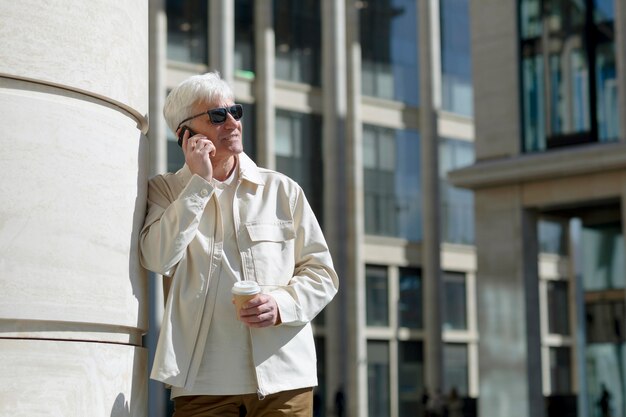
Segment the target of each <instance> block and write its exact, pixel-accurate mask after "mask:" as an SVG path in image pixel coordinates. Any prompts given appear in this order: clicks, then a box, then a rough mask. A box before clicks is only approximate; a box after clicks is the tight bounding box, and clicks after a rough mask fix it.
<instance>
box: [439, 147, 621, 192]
mask: <svg viewBox="0 0 626 417" xmlns="http://www.w3.org/2000/svg"><path fill="white" fill-rule="evenodd" d="M620 169H626V143H622V142H617V143H598V144H593V145H584V146H577V147H571V148H567V149H566V148H563V149H555V150H551V151H546V152H542V153H533V154H524V155H520V156H517V157H513V158H502V159H496V160H490V161H478V162H477V163H476V164H474V165H472V166H469V167H467V168H462V169H458V170H455V171H452V172H450V173H449V174H448V180H449V181H450V182H451V183H452V184H453V185H454V186H456V187H462V188H470V189H479V188H489V187H496V186H502V185H511V184H523V183H529V182H535V181H542V180H554V179H557V178H564V177H570V176H574V175H585V174H594V173H598V172H607V171H612V170H620Z"/></svg>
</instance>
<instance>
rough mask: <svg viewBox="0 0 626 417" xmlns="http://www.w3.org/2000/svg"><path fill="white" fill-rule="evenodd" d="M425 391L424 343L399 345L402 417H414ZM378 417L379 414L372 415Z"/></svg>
mask: <svg viewBox="0 0 626 417" xmlns="http://www.w3.org/2000/svg"><path fill="white" fill-rule="evenodd" d="M423 391H424V354H423V347H422V342H416V341H410V342H399V343H398V408H399V413H398V415H399V416H400V417H413V416H415V412H416V410H419V408H420V402H421V398H422V397H421V396H422V393H423ZM370 415H377V414H370Z"/></svg>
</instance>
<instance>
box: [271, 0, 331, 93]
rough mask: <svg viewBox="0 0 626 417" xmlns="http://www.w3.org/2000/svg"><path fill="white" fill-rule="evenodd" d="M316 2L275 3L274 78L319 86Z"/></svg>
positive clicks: (319, 59)
mask: <svg viewBox="0 0 626 417" xmlns="http://www.w3.org/2000/svg"><path fill="white" fill-rule="evenodd" d="M320 4H321V3H320V2H318V1H314V0H299V1H291V0H275V1H274V25H275V39H276V78H278V79H280V80H287V81H295V82H299V83H305V84H312V85H316V86H319V85H320V80H321V74H320V67H321V65H320V64H321V19H320Z"/></svg>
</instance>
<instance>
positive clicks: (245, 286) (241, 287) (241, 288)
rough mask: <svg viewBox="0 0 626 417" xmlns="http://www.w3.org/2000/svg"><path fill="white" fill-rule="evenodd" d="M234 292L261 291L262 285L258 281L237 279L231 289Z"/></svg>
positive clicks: (244, 293) (254, 292)
mask: <svg viewBox="0 0 626 417" xmlns="http://www.w3.org/2000/svg"><path fill="white" fill-rule="evenodd" d="M230 291H231V292H232V293H233V294H240V295H252V294H258V293H260V292H261V287H259V284H257V283H256V281H237V282H235V285H233V288H232V289H231V290H230Z"/></svg>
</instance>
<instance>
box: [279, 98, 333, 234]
mask: <svg viewBox="0 0 626 417" xmlns="http://www.w3.org/2000/svg"><path fill="white" fill-rule="evenodd" d="M321 126H322V122H321V118H320V117H319V116H317V115H311V114H303V113H296V112H291V111H285V110H277V111H276V143H275V146H276V170H277V171H279V172H282V173H284V174H286V175H288V176H289V177H291V178H292V179H293V180H295V181H297V182H298V184H300V186H301V187H302V189H303V190H304V193H305V194H306V197H307V200H308V201H309V204H310V205H311V207H312V208H313V211H314V212H315V216H316V217H317V219H318V221H319V222H320V224H321V223H322V222H323V200H322V197H323V189H322V186H323V183H324V175H323V173H324V170H323V163H322V140H321V137H322V135H321Z"/></svg>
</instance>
